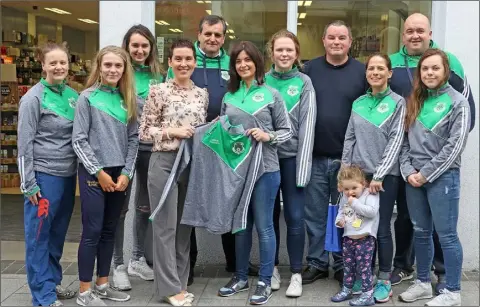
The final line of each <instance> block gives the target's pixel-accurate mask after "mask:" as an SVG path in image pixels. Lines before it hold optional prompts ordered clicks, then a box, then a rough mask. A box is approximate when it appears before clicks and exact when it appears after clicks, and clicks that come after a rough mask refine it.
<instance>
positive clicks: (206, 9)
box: [155, 1, 287, 68]
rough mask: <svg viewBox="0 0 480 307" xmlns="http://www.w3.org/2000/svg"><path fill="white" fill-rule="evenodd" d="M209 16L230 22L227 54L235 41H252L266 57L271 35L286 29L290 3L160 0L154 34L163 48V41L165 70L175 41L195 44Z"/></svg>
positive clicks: (226, 40)
mask: <svg viewBox="0 0 480 307" xmlns="http://www.w3.org/2000/svg"><path fill="white" fill-rule="evenodd" d="M208 14H215V15H220V16H222V17H223V18H225V20H226V22H227V23H228V33H227V35H226V38H225V44H224V46H223V47H224V49H225V50H226V51H227V52H228V51H229V50H230V47H231V46H232V43H233V42H235V41H239V40H249V41H252V42H253V43H255V44H256V45H257V47H258V48H259V49H260V50H261V51H262V52H264V54H265V56H266V55H267V53H266V50H265V46H266V44H267V42H268V40H269V39H270V37H271V35H273V34H274V33H275V32H276V31H278V30H280V29H284V28H286V26H287V1H275V2H272V1H157V2H156V11H155V16H156V18H155V20H156V25H155V33H156V36H157V42H158V41H160V44H159V45H160V46H161V45H162V42H163V50H159V52H160V53H161V55H160V57H161V58H162V57H163V64H164V65H165V68H166V67H167V52H168V48H169V47H170V45H171V43H172V42H173V40H175V39H176V38H179V37H184V38H188V39H191V40H192V41H196V40H197V33H198V23H199V22H200V19H201V18H202V17H203V16H205V15H208ZM266 59H267V57H266ZM267 62H268V61H267ZM266 65H267V66H268V65H269V63H267V64H266Z"/></svg>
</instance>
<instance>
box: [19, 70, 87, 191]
mask: <svg viewBox="0 0 480 307" xmlns="http://www.w3.org/2000/svg"><path fill="white" fill-rule="evenodd" d="M77 98H78V94H77V92H76V91H75V90H73V89H72V88H71V87H69V86H67V85H65V84H64V83H63V84H59V85H50V84H48V83H47V82H46V81H45V80H44V79H42V80H41V81H40V82H39V83H37V84H36V85H34V86H33V87H32V88H31V89H30V90H29V91H28V92H27V93H26V94H25V95H24V96H23V97H22V99H21V100H20V108H19V112H18V131H17V135H18V143H17V148H18V158H17V163H18V171H19V173H20V181H21V184H20V190H21V191H22V193H23V194H25V195H26V196H32V195H34V194H35V193H37V192H38V191H39V190H40V188H39V186H38V185H37V181H36V179H35V172H43V173H47V174H50V175H53V176H59V177H70V176H74V175H75V174H76V172H77V156H76V155H75V152H74V151H73V147H72V129H73V118H74V115H75V102H76V101H77Z"/></svg>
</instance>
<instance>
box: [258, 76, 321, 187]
mask: <svg viewBox="0 0 480 307" xmlns="http://www.w3.org/2000/svg"><path fill="white" fill-rule="evenodd" d="M265 83H266V84H267V85H269V86H271V87H273V88H274V89H276V90H277V91H279V92H280V94H281V95H282V97H283V100H284V101H285V106H286V107H287V111H288V114H289V118H290V123H291V126H292V138H291V139H290V140H288V141H286V142H284V143H282V144H279V145H278V157H279V158H280V159H282V158H290V157H296V162H297V170H296V182H297V187H305V186H306V185H307V184H308V182H309V181H310V173H311V168H312V151H313V139H314V135H315V122H316V119H317V104H316V99H315V90H314V89H313V85H312V81H310V78H309V77H308V76H307V75H305V74H303V73H301V72H300V71H299V70H298V68H297V67H293V68H292V69H291V70H290V71H288V72H278V71H275V68H274V67H272V69H271V70H270V71H269V72H268V73H267V75H266V76H265Z"/></svg>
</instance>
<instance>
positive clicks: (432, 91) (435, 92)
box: [427, 82, 450, 97]
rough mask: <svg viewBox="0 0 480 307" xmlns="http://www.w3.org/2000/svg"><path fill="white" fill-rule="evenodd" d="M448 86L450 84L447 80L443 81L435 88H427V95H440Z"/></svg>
mask: <svg viewBox="0 0 480 307" xmlns="http://www.w3.org/2000/svg"><path fill="white" fill-rule="evenodd" d="M449 87H450V84H448V82H445V83H444V84H443V85H442V86H440V87H439V88H436V89H429V88H428V89H427V92H428V96H429V97H437V96H440V95H442V94H444V93H445V92H447V91H448V88H449Z"/></svg>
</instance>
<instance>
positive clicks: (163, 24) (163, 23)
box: [155, 20, 170, 26]
mask: <svg viewBox="0 0 480 307" xmlns="http://www.w3.org/2000/svg"><path fill="white" fill-rule="evenodd" d="M155 23H156V24H157V25H161V26H169V25H170V24H169V23H168V22H166V21H164V20H156V21H155Z"/></svg>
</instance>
